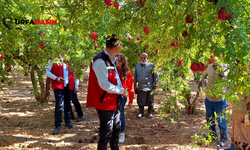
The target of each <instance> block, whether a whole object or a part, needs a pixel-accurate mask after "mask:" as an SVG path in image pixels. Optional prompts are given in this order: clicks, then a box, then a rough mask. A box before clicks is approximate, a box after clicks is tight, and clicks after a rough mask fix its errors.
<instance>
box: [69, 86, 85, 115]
mask: <svg viewBox="0 0 250 150" xmlns="http://www.w3.org/2000/svg"><path fill="white" fill-rule="evenodd" d="M70 99H71V100H72V102H73V104H74V106H75V110H76V113H77V116H78V117H83V112H82V107H81V104H80V103H79V101H78V98H77V93H75V90H72V91H70ZM70 114H71V117H73V118H74V113H73V112H72V107H71V105H70Z"/></svg>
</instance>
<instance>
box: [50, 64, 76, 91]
mask: <svg viewBox="0 0 250 150" xmlns="http://www.w3.org/2000/svg"><path fill="white" fill-rule="evenodd" d="M68 67H69V65H68ZM51 73H53V74H54V75H55V76H57V77H61V78H63V65H62V64H53V67H52V69H51ZM50 82H51V87H52V89H63V87H64V83H63V82H58V81H56V80H54V79H51V80H50ZM74 88H75V77H74V73H73V72H71V71H70V69H69V90H73V89H74Z"/></svg>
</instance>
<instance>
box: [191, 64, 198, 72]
mask: <svg viewBox="0 0 250 150" xmlns="http://www.w3.org/2000/svg"><path fill="white" fill-rule="evenodd" d="M199 67H200V65H199V64H197V63H192V64H191V67H190V69H191V70H192V71H193V72H197V71H199Z"/></svg>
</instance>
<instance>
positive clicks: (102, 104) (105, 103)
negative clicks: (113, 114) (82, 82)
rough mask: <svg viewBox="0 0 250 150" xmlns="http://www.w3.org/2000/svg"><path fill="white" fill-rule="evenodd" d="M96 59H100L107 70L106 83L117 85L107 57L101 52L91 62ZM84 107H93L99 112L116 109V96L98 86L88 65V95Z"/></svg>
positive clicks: (113, 70)
mask: <svg viewBox="0 0 250 150" xmlns="http://www.w3.org/2000/svg"><path fill="white" fill-rule="evenodd" d="M97 59H102V60H103V61H104V62H105V64H106V66H107V69H108V81H109V82H110V83H112V84H114V85H117V80H116V73H115V68H114V67H115V66H114V65H113V63H112V62H111V60H110V58H109V56H108V55H107V54H105V53H104V51H103V52H101V53H99V54H98V55H96V57H94V59H93V62H95V60H97ZM86 107H94V108H96V109H99V110H116V109H117V94H116V93H108V92H106V91H104V90H103V89H102V88H101V87H100V86H99V84H98V81H97V77H96V75H95V72H94V70H93V69H92V63H91V64H90V72H89V83H88V94H87V103H86Z"/></svg>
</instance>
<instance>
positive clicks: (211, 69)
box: [201, 64, 228, 102]
mask: <svg viewBox="0 0 250 150" xmlns="http://www.w3.org/2000/svg"><path fill="white" fill-rule="evenodd" d="M218 65H220V66H221V67H222V69H223V71H219V70H218V69H217V67H215V66H214V65H213V64H210V65H209V66H208V67H207V69H206V70H205V71H204V72H203V73H202V80H201V81H202V84H203V85H204V84H205V83H204V81H205V79H206V78H208V80H207V84H206V88H207V89H212V88H213V85H214V84H215V81H216V79H217V78H218V75H220V76H221V77H222V78H224V79H225V78H226V76H227V74H228V71H227V70H226V69H227V65H221V64H218ZM206 97H207V99H208V100H209V101H213V102H218V101H221V100H222V98H221V97H220V96H213V95H210V94H209V93H207V94H206Z"/></svg>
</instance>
